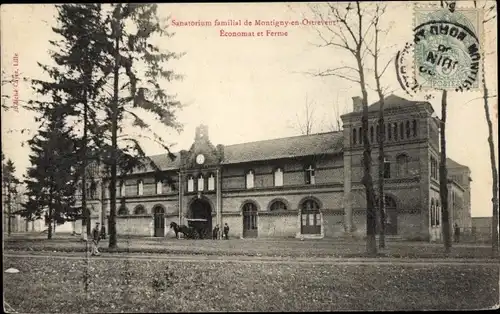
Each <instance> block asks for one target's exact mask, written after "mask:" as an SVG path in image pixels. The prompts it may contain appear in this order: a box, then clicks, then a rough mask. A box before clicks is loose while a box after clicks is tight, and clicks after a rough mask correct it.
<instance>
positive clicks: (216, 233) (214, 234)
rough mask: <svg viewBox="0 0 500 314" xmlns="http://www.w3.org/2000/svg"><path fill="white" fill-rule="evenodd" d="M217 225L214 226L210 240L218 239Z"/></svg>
mask: <svg viewBox="0 0 500 314" xmlns="http://www.w3.org/2000/svg"><path fill="white" fill-rule="evenodd" d="M219 230H220V229H219V225H215V228H214V231H213V232H212V239H214V240H217V239H218V238H219Z"/></svg>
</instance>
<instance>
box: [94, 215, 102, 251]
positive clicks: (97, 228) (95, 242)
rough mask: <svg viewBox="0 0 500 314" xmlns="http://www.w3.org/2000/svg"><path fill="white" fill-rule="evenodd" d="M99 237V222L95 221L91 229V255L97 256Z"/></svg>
mask: <svg viewBox="0 0 500 314" xmlns="http://www.w3.org/2000/svg"><path fill="white" fill-rule="evenodd" d="M100 239H101V232H100V230H99V222H96V223H95V228H94V229H93V230H92V256H98V255H100V254H101V253H99V249H98V247H97V246H98V244H99V240H100Z"/></svg>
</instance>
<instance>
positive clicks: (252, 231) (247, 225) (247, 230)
mask: <svg viewBox="0 0 500 314" xmlns="http://www.w3.org/2000/svg"><path fill="white" fill-rule="evenodd" d="M257 235H258V228H257V206H255V204H254V203H252V202H248V203H246V204H245V205H243V238H256V237H257Z"/></svg>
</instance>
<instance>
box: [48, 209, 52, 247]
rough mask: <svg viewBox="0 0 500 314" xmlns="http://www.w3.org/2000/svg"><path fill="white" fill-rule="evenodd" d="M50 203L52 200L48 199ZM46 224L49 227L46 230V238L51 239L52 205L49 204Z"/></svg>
mask: <svg viewBox="0 0 500 314" xmlns="http://www.w3.org/2000/svg"><path fill="white" fill-rule="evenodd" d="M50 202H51V203H52V200H50ZM48 225H49V229H48V231H47V239H49V240H50V239H52V205H51V204H49V214H48Z"/></svg>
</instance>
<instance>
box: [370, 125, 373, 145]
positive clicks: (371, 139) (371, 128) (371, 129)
mask: <svg viewBox="0 0 500 314" xmlns="http://www.w3.org/2000/svg"><path fill="white" fill-rule="evenodd" d="M373 136H374V132H373V125H372V126H370V142H371V143H373Z"/></svg>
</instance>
